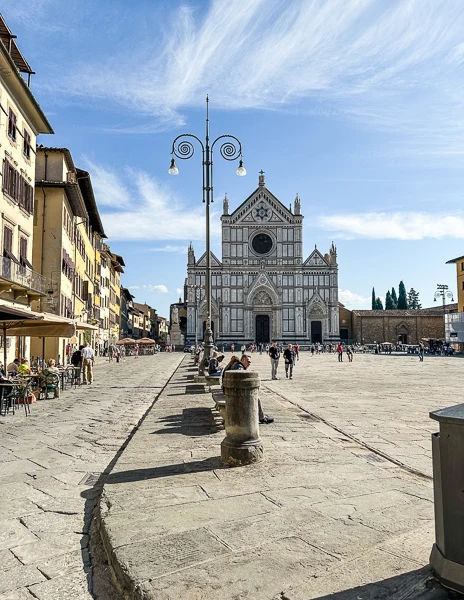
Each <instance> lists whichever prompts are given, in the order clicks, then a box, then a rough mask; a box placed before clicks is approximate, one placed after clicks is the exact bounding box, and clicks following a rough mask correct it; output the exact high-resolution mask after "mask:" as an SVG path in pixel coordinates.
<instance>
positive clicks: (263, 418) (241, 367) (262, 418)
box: [231, 354, 274, 424]
mask: <svg viewBox="0 0 464 600" xmlns="http://www.w3.org/2000/svg"><path fill="white" fill-rule="evenodd" d="M250 365H251V358H250V356H249V355H248V354H242V358H241V359H240V360H239V361H237V362H236V363H235V364H234V365H233V366H232V367H231V371H246V370H247V369H248V368H249V367H250ZM258 418H259V422H260V423H261V424H268V423H273V422H274V419H273V417H268V416H267V415H265V414H264V411H263V407H262V406H261V400H260V399H259V398H258Z"/></svg>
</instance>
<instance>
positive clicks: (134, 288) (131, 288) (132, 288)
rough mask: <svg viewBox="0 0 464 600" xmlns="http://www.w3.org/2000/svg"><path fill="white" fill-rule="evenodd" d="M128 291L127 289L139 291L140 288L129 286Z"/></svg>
mask: <svg viewBox="0 0 464 600" xmlns="http://www.w3.org/2000/svg"><path fill="white" fill-rule="evenodd" d="M128 289H129V290H139V289H140V286H139V285H130V286H129V287H128Z"/></svg>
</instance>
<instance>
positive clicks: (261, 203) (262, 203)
mask: <svg viewBox="0 0 464 600" xmlns="http://www.w3.org/2000/svg"><path fill="white" fill-rule="evenodd" d="M302 218H303V217H302V216H301V215H298V219H302ZM227 219H228V221H229V223H231V224H238V223H248V224H253V225H260V224H265V223H273V224H275V223H282V224H285V225H288V224H289V223H291V224H293V223H295V215H294V214H293V213H292V212H290V210H289V209H288V208H286V207H285V206H284V205H283V204H282V202H280V200H278V199H277V198H276V197H275V196H274V194H272V193H271V192H270V191H269V190H268V189H267V188H266V187H263V186H261V187H258V188H257V189H256V190H255V191H254V192H253V193H252V194H251V195H250V196H248V198H247V199H246V200H245V201H244V202H242V204H241V205H240V206H239V207H238V208H237V209H235V210H234V212H233V213H232V214H231V215H230V216H227Z"/></svg>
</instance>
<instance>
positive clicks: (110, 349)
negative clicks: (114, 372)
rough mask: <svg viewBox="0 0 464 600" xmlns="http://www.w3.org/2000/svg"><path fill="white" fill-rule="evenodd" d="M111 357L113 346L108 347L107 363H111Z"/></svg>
mask: <svg viewBox="0 0 464 600" xmlns="http://www.w3.org/2000/svg"><path fill="white" fill-rule="evenodd" d="M113 356H114V345H113V344H110V345H109V346H108V362H113Z"/></svg>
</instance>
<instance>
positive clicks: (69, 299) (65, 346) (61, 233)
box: [31, 146, 105, 362]
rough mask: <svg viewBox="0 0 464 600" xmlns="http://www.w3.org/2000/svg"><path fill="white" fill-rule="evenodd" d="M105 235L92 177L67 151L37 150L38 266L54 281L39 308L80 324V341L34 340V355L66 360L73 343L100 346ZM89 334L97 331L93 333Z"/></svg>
mask: <svg viewBox="0 0 464 600" xmlns="http://www.w3.org/2000/svg"><path fill="white" fill-rule="evenodd" d="M103 237H105V233H104V231H103V226H102V223H101V220H100V216H99V214H98V210H97V205H96V202H95V197H94V194H93V189H92V184H91V181H90V176H89V174H88V173H87V172H86V171H83V170H81V169H78V168H76V167H75V165H74V161H73V159H72V156H71V153H70V152H69V150H68V149H67V148H46V147H43V146H39V147H38V148H37V166H36V206H35V213H34V252H33V264H34V267H35V268H36V269H37V270H38V271H39V272H40V273H42V275H44V276H45V277H47V278H49V279H50V280H52V282H53V286H52V289H51V290H50V293H49V294H48V296H47V297H46V298H42V299H41V301H40V303H39V306H37V307H35V308H37V309H38V310H42V311H48V312H54V313H55V314H57V315H60V316H63V317H67V318H70V319H74V320H76V322H77V323H78V332H77V337H76V339H74V340H68V339H66V338H48V339H44V340H42V339H38V338H35V339H33V341H32V349H31V352H32V354H33V355H36V356H42V355H45V357H48V358H55V359H58V360H59V361H61V362H65V357H66V355H68V357H69V354H70V352H71V350H72V347H71V345H70V342H71V343H73V344H76V345H77V344H82V343H83V342H84V339H86V341H89V342H93V343H94V344H95V341H96V339H95V334H96V332H97V331H98V327H96V326H95V324H97V323H98V324H100V298H99V294H100V287H99V284H100V276H99V275H98V274H97V272H98V268H97V264H99V263H98V262H97V261H99V260H100V249H101V245H102V242H101V240H102V238H103ZM86 331H93V337H92V334H89V333H86Z"/></svg>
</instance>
